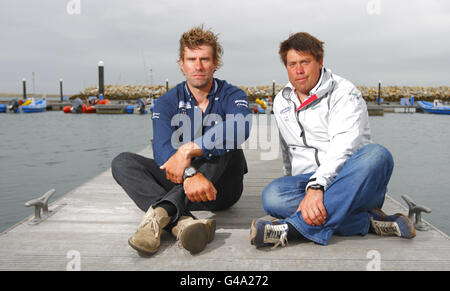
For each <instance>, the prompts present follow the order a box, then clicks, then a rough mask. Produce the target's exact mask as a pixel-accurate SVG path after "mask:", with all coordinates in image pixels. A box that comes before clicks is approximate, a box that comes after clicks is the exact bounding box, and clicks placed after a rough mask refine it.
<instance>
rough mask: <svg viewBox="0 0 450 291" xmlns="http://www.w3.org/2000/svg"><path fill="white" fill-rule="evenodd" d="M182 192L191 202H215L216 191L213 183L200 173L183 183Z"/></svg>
mask: <svg viewBox="0 0 450 291" xmlns="http://www.w3.org/2000/svg"><path fill="white" fill-rule="evenodd" d="M183 187H184V192H185V193H186V196H187V197H188V199H189V201H191V202H207V201H213V200H216V195H217V190H216V188H215V187H214V185H213V183H211V181H209V180H208V179H207V178H206V177H205V176H203V174H202V173H200V172H198V173H197V174H195V175H194V176H192V177H190V178H187V179H186V180H184V183H183Z"/></svg>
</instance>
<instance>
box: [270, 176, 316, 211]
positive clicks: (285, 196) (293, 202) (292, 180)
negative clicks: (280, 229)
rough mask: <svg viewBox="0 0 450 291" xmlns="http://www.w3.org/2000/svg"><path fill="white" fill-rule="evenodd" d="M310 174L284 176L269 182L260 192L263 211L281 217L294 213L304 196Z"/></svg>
mask: <svg viewBox="0 0 450 291" xmlns="http://www.w3.org/2000/svg"><path fill="white" fill-rule="evenodd" d="M312 174H313V173H310V174H304V175H297V176H286V177H281V178H278V179H275V180H273V181H272V182H270V183H269V184H268V185H267V186H266V187H265V188H264V190H263V193H262V203H263V208H264V211H265V212H266V213H267V214H269V215H271V216H273V217H276V218H281V219H284V218H286V217H289V216H291V215H292V214H294V213H295V211H297V208H298V206H299V205H300V202H301V201H302V200H303V198H304V197H305V187H306V185H307V184H308V180H309V178H310V177H311V175H312Z"/></svg>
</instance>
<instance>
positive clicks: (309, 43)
mask: <svg viewBox="0 0 450 291" xmlns="http://www.w3.org/2000/svg"><path fill="white" fill-rule="evenodd" d="M323 44H324V43H323V42H322V41H320V40H318V39H317V38H315V37H314V36H312V35H310V34H309V33H306V32H297V33H296V34H293V35H291V36H290V37H289V38H288V39H287V40H285V41H283V42H282V43H281V44H280V50H279V51H278V53H279V54H280V58H281V61H282V62H283V63H284V65H285V66H286V56H287V52H288V51H289V50H290V49H295V50H296V51H301V52H308V53H310V54H312V55H313V56H314V57H315V58H316V60H317V61H318V62H320V61H321V60H323V54H324V52H323Z"/></svg>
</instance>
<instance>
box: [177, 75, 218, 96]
mask: <svg viewBox="0 0 450 291" xmlns="http://www.w3.org/2000/svg"><path fill="white" fill-rule="evenodd" d="M213 80H214V82H213V85H212V87H211V90H210V91H209V93H208V97H210V96H214V95H215V94H216V92H217V89H218V87H219V86H218V84H217V80H216V79H213ZM184 91H185V94H186V95H187V96H189V97H190V98H193V97H194V95H192V92H191V90H189V87H188V85H187V82H186V81H184Z"/></svg>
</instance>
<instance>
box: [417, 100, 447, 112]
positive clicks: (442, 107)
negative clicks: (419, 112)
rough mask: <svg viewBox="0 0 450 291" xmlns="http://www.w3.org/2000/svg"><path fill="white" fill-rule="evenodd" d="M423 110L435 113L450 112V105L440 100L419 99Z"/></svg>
mask: <svg viewBox="0 0 450 291" xmlns="http://www.w3.org/2000/svg"><path fill="white" fill-rule="evenodd" d="M417 104H419V106H420V108H422V109H423V111H425V112H428V113H434V114H450V105H447V104H443V103H442V101H440V100H434V102H433V103H431V102H427V101H418V102H417Z"/></svg>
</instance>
